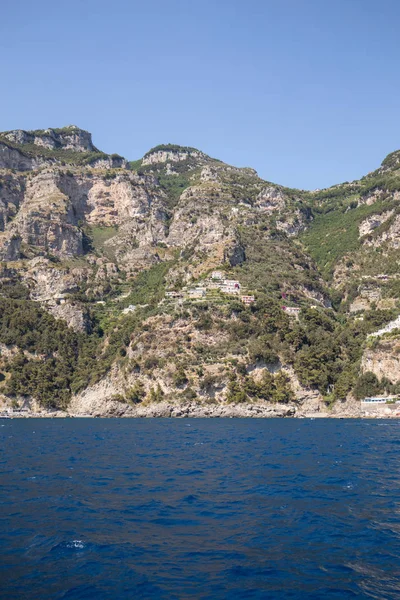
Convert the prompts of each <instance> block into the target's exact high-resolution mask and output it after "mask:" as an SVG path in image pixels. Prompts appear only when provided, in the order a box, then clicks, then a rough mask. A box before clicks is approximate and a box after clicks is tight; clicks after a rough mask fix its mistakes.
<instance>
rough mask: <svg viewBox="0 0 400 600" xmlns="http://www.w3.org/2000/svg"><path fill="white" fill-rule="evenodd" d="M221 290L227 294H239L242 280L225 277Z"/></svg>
mask: <svg viewBox="0 0 400 600" xmlns="http://www.w3.org/2000/svg"><path fill="white" fill-rule="evenodd" d="M221 292H224V293H225V294H239V293H240V282H239V281H237V280H235V279H225V280H224V282H223V285H222V286H221Z"/></svg>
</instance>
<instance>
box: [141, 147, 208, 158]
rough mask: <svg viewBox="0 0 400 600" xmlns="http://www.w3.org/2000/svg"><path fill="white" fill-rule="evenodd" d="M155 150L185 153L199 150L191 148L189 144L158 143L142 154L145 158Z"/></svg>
mask: <svg viewBox="0 0 400 600" xmlns="http://www.w3.org/2000/svg"><path fill="white" fill-rule="evenodd" d="M155 152H176V153H177V152H187V153H191V152H200V150H197V149H196V148H191V147H190V146H179V145H178V144H159V145H158V146H154V148H151V149H150V150H149V151H148V152H146V154H145V155H144V158H146V157H147V156H150V155H151V154H154V153H155Z"/></svg>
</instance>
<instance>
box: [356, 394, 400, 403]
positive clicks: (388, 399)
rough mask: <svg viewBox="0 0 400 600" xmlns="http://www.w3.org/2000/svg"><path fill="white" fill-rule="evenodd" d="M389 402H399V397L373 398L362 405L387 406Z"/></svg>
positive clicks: (365, 399) (364, 399) (366, 399)
mask: <svg viewBox="0 0 400 600" xmlns="http://www.w3.org/2000/svg"><path fill="white" fill-rule="evenodd" d="M387 402H389V403H391V402H399V400H398V396H372V397H370V398H363V399H362V400H361V404H386V403H387Z"/></svg>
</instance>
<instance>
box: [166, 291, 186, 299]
mask: <svg viewBox="0 0 400 600" xmlns="http://www.w3.org/2000/svg"><path fill="white" fill-rule="evenodd" d="M165 297H166V298H182V294H181V293H180V292H165Z"/></svg>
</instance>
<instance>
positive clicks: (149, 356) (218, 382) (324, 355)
mask: <svg viewBox="0 0 400 600" xmlns="http://www.w3.org/2000/svg"><path fill="white" fill-rule="evenodd" d="M397 164H398V155H397V154H396V152H394V153H391V154H390V155H388V157H386V158H385V159H384V161H383V162H382V165H381V167H380V168H378V169H377V170H376V171H374V172H372V173H370V174H368V175H367V176H365V177H364V178H361V179H360V180H355V181H353V182H350V183H347V182H345V183H342V184H338V185H336V186H332V187H330V188H326V189H324V190H316V191H313V192H309V191H305V190H296V189H291V188H287V187H284V186H281V185H276V184H273V183H271V182H268V181H265V180H263V179H262V178H260V177H259V176H258V175H257V173H256V171H254V170H253V169H251V168H248V167H244V168H239V167H233V166H231V165H227V164H226V163H224V162H222V161H219V160H218V159H214V158H211V157H210V156H208V155H207V154H205V153H203V152H202V151H200V150H198V149H196V148H191V147H188V146H179V145H177V144H160V145H158V146H155V147H154V148H151V149H150V150H149V151H148V152H146V153H145V155H144V156H143V158H142V159H139V160H138V161H131V162H128V161H127V160H126V159H125V158H123V157H120V156H119V155H108V154H105V153H102V152H101V151H99V150H98V149H97V148H96V147H95V146H94V145H93V142H92V137H91V134H90V133H89V132H86V131H85V130H81V129H79V128H78V127H76V126H68V127H65V128H49V129H46V130H36V131H32V132H29V131H23V130H14V131H11V132H4V133H1V134H0V259H1V265H0V269H1V270H0V303H2V307H0V308H2V310H3V320H0V349H1V355H0V374H1V376H0V378H2V381H0V394H1V393H2V394H3V396H2V397H3V402H4V403H5V404H7V403H10V402H14V403H16V404H18V405H23V404H24V403H26V402H28V403H34V402H39V403H41V405H42V406H43V407H47V408H52V407H53V408H55V407H57V408H63V409H65V410H68V406H69V405H71V406H75V407H76V406H77V403H78V404H79V402H81V407H83V406H84V404H85V403H84V401H83V398H85V393H86V392H85V390H89V389H92V388H93V389H95V390H96V389H97V390H102V391H98V393H99V394H100V393H101V394H104V393H106V392H105V390H109V392H107V394H108V396H107V397H105V398H103V400H104V402H103V400H102V401H101V402H103V405H104V406H105V407H108V408H104V410H107V411H108V412H110V411H111V413H112V411H117V413H118V414H119V413H120V412H121V411H122V412H124V411H126V412H127V413H130V412H132V410H137V406H139V405H140V406H143V407H146V406H147V405H149V406H150V405H151V406H153V405H156V404H157V403H160V402H161V403H162V402H165V401H167V400H168V401H171V402H178V404H179V403H181V404H182V403H185V402H186V403H187V402H189V403H192V404H193V405H194V406H200V407H201V406H203V408H204V406H205V405H209V404H213V405H214V404H215V405H216V406H217V407H218V410H220V408H221V407H224V406H231V405H235V406H239V405H240V406H241V405H246V406H247V407H248V406H255V405H257V406H258V405H259V404H260V403H261V405H262V406H264V407H265V410H266V411H267V412H268V411H269V413H271V414H275V412H276V411H278V412H279V411H281V412H282V407H286V408H284V409H283V413H285V411H286V412H287V414H297V413H298V414H303V413H304V407H303V405H304V403H306V404H307V402H308V400H307V399H310V398H311V399H312V401H311V404H312V406H313V411H315V410H316V409H318V410H319V411H323V412H324V413H326V411H329V410H331V411H332V410H333V409H332V406H333V407H337V406H340V405H341V404H343V403H347V404H346V406H347V405H348V403H349V402H350V404H351V403H352V404H351V406H353V407H354V406H357V407H358V408H357V410H359V409H360V406H359V404H357V403H356V405H355V404H354V398H360V397H361V393H362V392H361V391H360V390H363V382H364V379H365V378H366V379H367V380H368V381H370V380H371V374H368V372H365V365H366V364H367V363H368V364H371V365H374V366H373V368H374V369H375V371H376V373H372V375H374V376H375V377H376V387H377V389H381V390H389V391H393V390H397V387H396V386H397V384H398V383H399V388H398V389H399V391H400V382H398V379H397V374H396V373H393V372H390V373H387V374H386V375H385V376H384V377H383V376H382V371H381V370H379V368H378V366H377V364H378V362H379V361H376V360H374V359H372V358H371V357H370V359H369V361H366V360H363V353H364V351H366V350H367V347H368V348H369V345H370V342H369V341H368V335H369V334H370V333H371V332H373V331H374V328H375V329H378V328H379V327H380V326H381V325H383V324H385V323H387V322H389V321H390V320H391V319H394V318H396V317H397V315H398V314H399V312H400V303H399V299H398V282H397V276H398V265H399V264H400V244H399V243H398V237H399V233H400V209H399V202H398V200H399V198H400V170H399V169H398V167H397ZM215 272H218V273H220V274H221V276H220V277H219V278H216V279H215V278H213V275H212V274H213V273H215ZM235 286H236V287H235ZM246 302H247V304H246ZM21 311H22V312H21ZM24 311H25V312H26V313H27V314H29V315H30V318H31V321H32V328H33V329H36V330H37V331H38V332H40V331H41V332H42V333H41V336H45V338H46V339H48V340H49V342H48V347H47V348H46V347H42V343H41V342H40V339H39V338H38V337H37V336H36V335H33V336H32V337H31V338H27V337H26V335H25V334H24V332H23V331H21V329H20V327H19V326H18V324H17V323H16V322H15V315H19V318H21V316H22V314H23V312H24ZM52 329H53V330H54V331H55V332H56V333H55V334H54V335H55V337H54V339H53V337H52V333H51V331H52ZM157 331H158V332H163V333H162V337H161V338H159V337H158V336H157ZM171 335H172V337H171ZM391 335H392V337H393V335H394V334H393V333H392V334H391ZM71 336H72V338H71ZM39 337H40V336H39ZM69 338H71V339H72V340H73V341H72V342H71V343H72V346H73V347H74V348H75V354H74V356H71V355H69V354H65V352H66V350H65V349H64V344H65V340H66V339H69ZM393 339H395V338H393ZM13 340H14V343H11V342H12V341H13ZM355 341H356V343H354V342H355ZM368 351H369V352H370V349H369V350H368ZM386 363H387V364H389V361H386ZM386 363H385V364H386ZM363 365H364V366H363ZM55 371H56V372H57V373H58V374H57V376H55ZM368 377H369V378H370V379H368ZM93 386H94V387H93ZM96 386H98V387H96ZM110 390H113V391H112V393H111V392H110ZM87 393H89V392H87ZM77 398H80V399H81V400H77ZM91 406H92V404H91ZM110 407H111V408H110ZM135 407H136V408H135ZM329 407H331V408H329ZM92 408H93V407H92ZM82 410H83V408H82ZM85 410H86V409H85ZM91 410H92V409H91ZM146 410H147V409H146ZM246 410H247V409H246ZM335 410H337V409H336V408H335ZM271 411H272V412H271Z"/></svg>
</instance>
